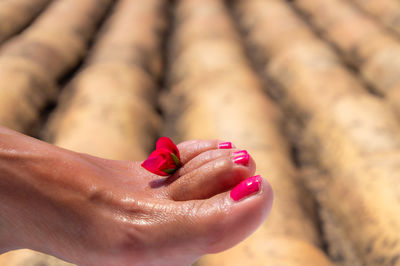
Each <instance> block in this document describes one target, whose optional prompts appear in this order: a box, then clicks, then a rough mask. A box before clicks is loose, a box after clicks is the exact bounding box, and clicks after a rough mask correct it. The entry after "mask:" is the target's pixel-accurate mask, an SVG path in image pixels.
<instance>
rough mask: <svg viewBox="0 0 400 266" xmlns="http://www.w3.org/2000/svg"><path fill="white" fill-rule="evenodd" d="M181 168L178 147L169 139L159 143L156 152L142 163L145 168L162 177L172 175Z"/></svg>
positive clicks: (165, 138)
mask: <svg viewBox="0 0 400 266" xmlns="http://www.w3.org/2000/svg"><path fill="white" fill-rule="evenodd" d="M181 166H182V164H181V160H180V155H179V150H178V147H177V146H176V145H175V144H174V143H173V142H172V140H170V139H169V138H167V137H162V138H160V139H159V140H158V141H157V143H156V150H155V151H153V152H152V153H151V154H150V156H149V157H148V158H147V159H146V160H145V161H144V162H143V163H142V167H143V168H145V169H146V170H148V171H150V172H152V173H154V174H156V175H161V176H168V175H172V174H173V173H175V171H176V170H178V169H179V168H180V167H181Z"/></svg>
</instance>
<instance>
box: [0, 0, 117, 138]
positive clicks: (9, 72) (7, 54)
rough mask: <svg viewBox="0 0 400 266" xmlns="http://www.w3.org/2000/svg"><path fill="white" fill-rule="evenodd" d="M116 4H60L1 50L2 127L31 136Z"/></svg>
mask: <svg viewBox="0 0 400 266" xmlns="http://www.w3.org/2000/svg"><path fill="white" fill-rule="evenodd" d="M111 3H112V0H101V1H97V0H88V1H79V0H60V1H56V2H54V3H52V5H50V6H49V7H48V9H46V11H45V12H44V13H43V14H42V15H41V16H40V18H38V19H37V20H36V21H35V23H33V24H32V25H31V26H30V27H29V28H28V29H27V30H26V31H24V33H23V34H21V35H19V36H18V37H16V38H13V39H12V40H10V41H9V42H7V43H6V44H4V46H3V47H2V49H1V50H0V95H1V97H0V106H1V114H0V124H1V125H3V126H6V127H9V128H12V129H15V130H18V131H21V132H25V133H29V129H31V128H32V125H33V124H35V123H37V122H38V118H39V117H40V113H41V111H42V110H43V108H45V106H46V105H47V104H48V103H49V101H51V100H52V99H54V97H55V96H56V94H57V90H56V88H55V85H54V84H55V83H56V82H57V79H60V78H61V77H62V75H63V74H64V73H66V72H67V71H70V70H71V69H72V68H73V67H74V66H76V64H77V63H78V62H79V60H80V59H81V58H82V56H83V55H84V54H85V52H86V49H87V45H88V42H89V40H90V38H91V37H92V36H93V34H94V31H95V28H96V25H97V23H98V22H99V21H100V19H101V18H102V16H103V15H104V14H105V12H106V10H107V8H108V7H109V6H110V5H111Z"/></svg>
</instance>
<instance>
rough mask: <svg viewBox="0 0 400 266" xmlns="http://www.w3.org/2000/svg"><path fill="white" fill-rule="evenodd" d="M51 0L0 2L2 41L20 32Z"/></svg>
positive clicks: (0, 36) (9, 0)
mask: <svg viewBox="0 0 400 266" xmlns="http://www.w3.org/2000/svg"><path fill="white" fill-rule="evenodd" d="M50 1H51V0H3V1H1V2H0V43H2V42H4V41H5V40H7V39H8V38H10V37H11V36H13V35H15V34H17V33H19V32H20V31H21V30H23V29H24V28H25V27H26V26H28V24H29V23H30V22H31V21H32V20H33V19H34V18H35V17H36V16H38V15H39V14H40V12H42V10H43V9H44V8H45V7H46V6H47V5H48V4H49V3H50Z"/></svg>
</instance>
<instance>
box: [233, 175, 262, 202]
mask: <svg viewBox="0 0 400 266" xmlns="http://www.w3.org/2000/svg"><path fill="white" fill-rule="evenodd" d="M261 183H262V178H261V176H260V175H256V176H252V177H249V178H247V179H245V180H243V181H242V182H240V183H239V184H238V185H237V186H236V187H234V188H233V189H232V190H231V193H230V196H231V198H232V199H233V200H234V201H239V200H241V199H243V198H245V197H248V196H250V195H251V194H254V193H256V192H258V191H260V188H261Z"/></svg>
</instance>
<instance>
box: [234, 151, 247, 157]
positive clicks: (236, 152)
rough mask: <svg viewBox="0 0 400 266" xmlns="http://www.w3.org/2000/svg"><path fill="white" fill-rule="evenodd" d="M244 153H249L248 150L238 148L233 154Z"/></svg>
mask: <svg viewBox="0 0 400 266" xmlns="http://www.w3.org/2000/svg"><path fill="white" fill-rule="evenodd" d="M242 154H248V152H247V151H246V150H238V151H235V152H234V153H233V155H235V156H237V155H242Z"/></svg>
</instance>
